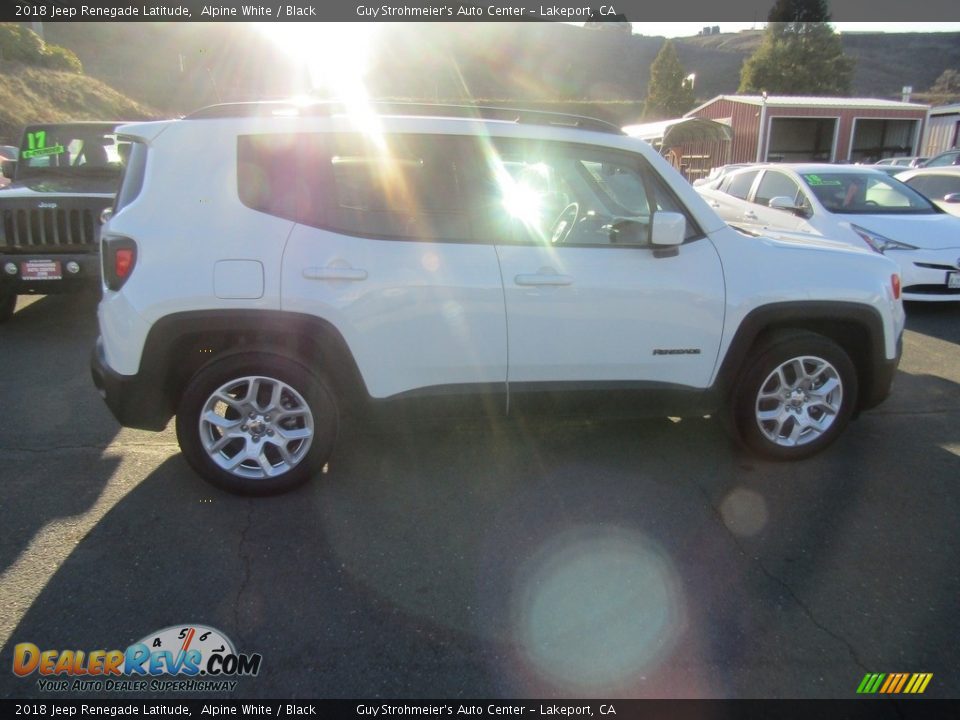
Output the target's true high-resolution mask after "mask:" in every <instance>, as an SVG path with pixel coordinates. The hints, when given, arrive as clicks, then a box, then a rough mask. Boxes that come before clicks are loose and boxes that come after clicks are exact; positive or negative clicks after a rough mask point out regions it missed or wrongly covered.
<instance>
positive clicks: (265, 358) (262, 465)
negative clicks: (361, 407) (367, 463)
mask: <svg viewBox="0 0 960 720" xmlns="http://www.w3.org/2000/svg"><path fill="white" fill-rule="evenodd" d="M337 429H338V412H337V405H336V401H335V399H334V396H333V393H332V392H331V390H330V389H329V388H328V387H327V385H326V383H325V382H324V380H323V379H322V378H320V377H318V376H316V375H314V374H313V373H311V372H310V371H308V370H307V369H306V368H305V367H303V366H302V365H300V364H299V363H296V362H293V361H292V360H288V359H286V358H281V357H277V356H273V355H269V354H260V353H255V354H249V355H239V356H232V357H228V358H225V359H224V360H221V361H219V362H215V363H213V364H212V365H209V366H207V367H206V368H204V369H202V370H200V371H199V372H198V373H197V374H196V375H195V376H194V378H193V379H192V380H191V381H190V383H189V384H188V386H187V389H186V390H185V391H184V393H183V397H182V399H181V401H180V406H179V408H178V410H177V440H178V441H179V443H180V449H181V451H182V452H183V454H184V457H185V458H186V460H187V462H188V463H189V464H190V466H191V467H192V468H193V469H194V470H196V471H197V472H198V473H199V474H200V475H201V476H203V477H204V478H205V479H207V480H208V481H210V482H211V483H213V484H214V485H216V486H218V487H220V488H222V489H224V490H227V491H229V492H233V493H238V494H241V495H269V494H275V493H280V492H284V491H286V490H290V489H292V488H294V487H296V486H298V485H300V484H302V483H304V482H306V480H307V479H308V478H309V477H310V475H311V473H313V472H314V471H316V470H318V469H319V468H321V467H322V466H323V464H324V463H325V462H326V461H327V459H328V458H329V457H330V454H331V452H332V451H333V446H334V443H335V442H336V437H337Z"/></svg>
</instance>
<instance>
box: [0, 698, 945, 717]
mask: <svg viewBox="0 0 960 720" xmlns="http://www.w3.org/2000/svg"><path fill="white" fill-rule="evenodd" d="M0 710H2V711H3V712H4V715H5V716H7V717H17V718H28V717H32V718H68V717H76V718H90V717H101V718H102V717H112V718H115V717H138V718H139V717H147V718H159V717H180V718H185V717H190V718H210V719H217V718H225V717H243V718H250V717H266V718H271V719H276V718H284V719H288V718H308V717H313V718H371V719H373V718H376V720H381V719H382V718H478V717H479V718H498V719H502V718H552V719H555V720H561V719H562V720H566V719H567V718H609V719H615V720H634V719H637V720H740V719H749V720H754V719H757V720H759V719H761V718H762V719H763V720H780V719H783V720H792V719H794V718H796V719H800V718H803V719H804V720H809V719H811V718H816V719H817V720H830V719H832V718H843V719H844V720H887V719H889V720H905V719H906V720H913V719H916V720H928V719H929V720H933V719H936V720H947V719H948V718H950V719H955V718H957V717H958V711H960V701H954V700H950V701H947V700H920V699H917V700H881V699H855V700H477V699H474V700H277V699H273V700H215V699H208V700H197V699H189V700H93V699H91V700H56V699H48V700H2V701H0Z"/></svg>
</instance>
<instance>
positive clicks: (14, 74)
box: [0, 62, 159, 144]
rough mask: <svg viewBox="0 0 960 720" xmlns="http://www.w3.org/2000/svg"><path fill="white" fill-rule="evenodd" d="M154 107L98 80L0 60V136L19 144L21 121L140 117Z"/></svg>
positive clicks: (151, 114) (151, 115) (147, 115)
mask: <svg viewBox="0 0 960 720" xmlns="http://www.w3.org/2000/svg"><path fill="white" fill-rule="evenodd" d="M158 116H159V115H158V113H157V111H156V110H153V109H151V108H149V107H147V106H146V105H143V104H141V103H138V102H136V101H134V100H131V99H130V98H128V97H126V96H125V95H122V94H121V93H119V92H117V91H116V90H114V89H113V88H111V87H109V86H108V85H106V84H104V83H103V82H101V81H100V80H96V79H94V78H91V77H88V76H86V75H82V74H76V73H69V72H56V71H53V70H49V69H45V68H37V67H30V66H26V65H21V64H19V63H10V62H0V138H3V139H5V142H7V141H8V142H10V143H11V144H18V142H19V139H20V133H21V131H22V129H23V126H24V125H27V124H29V123H34V122H54V121H63V120H113V119H120V120H143V119H151V118H156V117H158Z"/></svg>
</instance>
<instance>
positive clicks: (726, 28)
mask: <svg viewBox="0 0 960 720" xmlns="http://www.w3.org/2000/svg"><path fill="white" fill-rule="evenodd" d="M831 24H832V25H833V28H834V30H836V31H837V32H841V33H842V32H958V31H960V22H954V23H943V22H941V23H929V22H926V23H922V22H916V23H912V22H900V23H890V22H836V23H831ZM632 25H633V32H635V33H640V34H642V35H651V36H655V35H662V36H664V37H689V36H690V35H696V34H697V33H698V32H700V30H701V29H702V28H703V27H704V26H710V27H713V26H714V25H719V26H720V32H724V33H728V32H739V31H740V30H749V29H750V28H758V29H759V28H763V27H764V26H765V25H766V23H765V22H757V23H749V22H724V21H719V22H675V23H658V22H644V23H639V22H635V23H632Z"/></svg>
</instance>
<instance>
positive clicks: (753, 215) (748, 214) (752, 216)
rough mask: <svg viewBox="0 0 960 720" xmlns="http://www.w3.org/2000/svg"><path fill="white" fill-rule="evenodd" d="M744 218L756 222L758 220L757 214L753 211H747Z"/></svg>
mask: <svg viewBox="0 0 960 720" xmlns="http://www.w3.org/2000/svg"><path fill="white" fill-rule="evenodd" d="M743 216H744V217H745V218H746V219H747V220H756V219H757V214H756V213H755V212H754V211H753V210H747V211H746V212H745V213H744V214H743Z"/></svg>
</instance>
